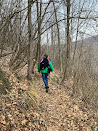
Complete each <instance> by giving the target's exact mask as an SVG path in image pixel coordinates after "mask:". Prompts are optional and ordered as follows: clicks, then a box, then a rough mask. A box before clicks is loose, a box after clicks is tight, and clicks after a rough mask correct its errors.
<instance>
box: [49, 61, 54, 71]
mask: <svg viewBox="0 0 98 131" xmlns="http://www.w3.org/2000/svg"><path fill="white" fill-rule="evenodd" d="M49 66H50V68H51V72H52V71H53V65H52V63H51V61H49Z"/></svg>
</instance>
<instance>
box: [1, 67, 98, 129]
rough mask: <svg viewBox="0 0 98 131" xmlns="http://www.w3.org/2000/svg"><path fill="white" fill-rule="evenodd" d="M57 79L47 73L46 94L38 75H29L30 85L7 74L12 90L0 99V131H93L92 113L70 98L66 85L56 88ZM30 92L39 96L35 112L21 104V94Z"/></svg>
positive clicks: (55, 74)
mask: <svg viewBox="0 0 98 131" xmlns="http://www.w3.org/2000/svg"><path fill="white" fill-rule="evenodd" d="M7 70H8V68H7ZM58 77H59V76H58V74H57V73H56V72H55V71H54V72H53V73H51V76H50V80H49V86H50V89H49V92H48V93H46V92H45V88H44V84H43V82H42V78H41V74H37V73H35V74H34V75H32V78H33V80H32V81H31V82H30V81H27V80H26V79H22V81H19V80H18V79H17V78H16V77H15V75H14V74H13V73H11V72H9V80H10V82H11V85H12V87H13V88H12V91H11V92H9V93H8V94H7V95H3V96H2V97H0V130H1V131H6V130H7V131H19V130H21V131H29V130H31V131H78V130H79V131H93V130H94V131H97V118H96V116H95V115H94V114H93V111H92V110H89V109H87V107H86V106H85V104H84V103H83V102H82V101H81V100H78V99H77V100H76V99H73V98H71V96H70V95H69V94H70V93H69V91H68V90H67V86H68V85H67V82H65V85H64V86H60V85H59V84H58ZM33 89H34V90H35V91H36V93H37V95H38V96H39V102H38V103H37V101H36V103H37V106H36V108H34V104H33V105H31V106H30V107H27V106H26V104H25V102H26V101H25V100H26V98H27V96H26V95H24V94H25V93H26V92H28V91H30V90H33ZM35 96H36V95H35ZM31 100H32V101H33V99H31ZM27 102H28V101H27Z"/></svg>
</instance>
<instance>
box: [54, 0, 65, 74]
mask: <svg viewBox="0 0 98 131" xmlns="http://www.w3.org/2000/svg"><path fill="white" fill-rule="evenodd" d="M53 6H54V13H55V19H56V23H57V24H56V25H57V31H58V48H59V62H60V70H61V72H62V70H63V68H62V58H61V46H60V31H59V25H58V20H57V14H56V9H55V4H54V2H53Z"/></svg>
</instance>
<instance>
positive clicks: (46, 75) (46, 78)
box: [42, 73, 48, 88]
mask: <svg viewBox="0 0 98 131" xmlns="http://www.w3.org/2000/svg"><path fill="white" fill-rule="evenodd" d="M42 78H43V82H44V84H45V87H46V88H47V87H48V73H42Z"/></svg>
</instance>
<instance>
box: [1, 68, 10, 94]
mask: <svg viewBox="0 0 98 131" xmlns="http://www.w3.org/2000/svg"><path fill="white" fill-rule="evenodd" d="M10 90H11V85H10V82H9V80H8V78H7V76H6V73H5V72H4V71H2V70H1V69H0V94H7V92H8V91H10Z"/></svg>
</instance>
